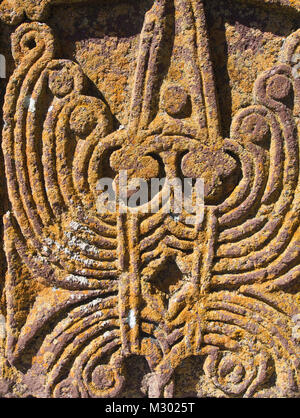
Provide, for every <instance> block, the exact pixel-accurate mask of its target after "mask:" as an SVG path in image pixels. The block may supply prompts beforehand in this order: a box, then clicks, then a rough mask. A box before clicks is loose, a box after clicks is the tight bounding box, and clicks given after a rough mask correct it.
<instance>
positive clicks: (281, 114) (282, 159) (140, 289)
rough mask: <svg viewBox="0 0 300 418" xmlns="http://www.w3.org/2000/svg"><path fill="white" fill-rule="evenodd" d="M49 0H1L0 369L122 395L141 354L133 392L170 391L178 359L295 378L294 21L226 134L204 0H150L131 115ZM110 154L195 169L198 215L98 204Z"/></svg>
mask: <svg viewBox="0 0 300 418" xmlns="http://www.w3.org/2000/svg"><path fill="white" fill-rule="evenodd" d="M73 2H74V3H75V1H73ZM51 3H53V4H57V3H71V1H69V2H67V1H64V2H63V1H59V0H57V1H51V0H40V1H22V2H21V1H18V0H15V1H12V0H5V1H3V2H2V3H1V6H0V10H1V13H2V18H3V20H4V21H5V22H8V23H12V24H18V26H17V27H16V28H15V29H14V33H13V35H12V41H11V45H12V54H13V58H14V61H15V70H14V72H13V74H12V75H11V77H10V80H9V82H8V85H7V89H6V93H5V101H4V106H3V133H2V149H3V154H4V160H5V173H6V179H7V190H8V195H9V201H10V209H9V211H8V212H7V213H6V214H5V216H4V228H5V231H4V246H5V254H6V260H7V274H6V279H5V288H4V295H5V298H4V297H3V300H5V316H6V325H5V329H6V338H5V347H4V348H3V350H4V357H5V359H6V362H7V363H6V364H5V367H4V369H5V370H4V372H3V373H4V375H5V376H6V377H5V376H4V375H3V381H5V382H9V379H8V378H7V374H9V372H8V371H7V370H10V371H13V372H11V373H13V374H14V376H15V379H16V380H17V381H18V382H19V384H20V385H22V387H23V388H24V394H26V396H28V395H31V396H38V397H118V396H122V394H123V393H124V391H125V390H126V385H127V384H128V383H127V377H128V370H127V371H126V362H127V361H128V359H130V358H132V357H133V356H136V357H137V358H142V359H144V360H145V361H146V364H147V372H145V374H144V376H143V378H142V379H141V387H140V390H141V392H142V393H143V394H144V396H149V397H172V396H173V395H174V390H175V389H174V388H175V380H176V379H175V377H174V376H175V374H176V370H178V368H180V367H181V366H182V364H183V363H184V362H185V361H188V360H191V361H198V362H199V363H200V364H201V370H200V372H199V379H198V383H197V384H198V385H199V388H200V390H199V391H198V396H203V397H206V396H216V397H224V396H225V397H276V396H285V397H297V396H299V394H300V386H299V385H300V380H299V378H300V375H299V371H300V369H299V361H300V345H299V343H300V338H299V334H298V332H295V327H296V326H297V324H296V322H297V321H296V320H297V318H298V316H297V315H298V314H300V307H299V301H300V299H299V293H297V292H299V288H297V285H298V284H299V280H300V269H299V259H300V258H299V257H300V243H299V212H300V196H299V192H300V188H299V139H298V135H299V116H300V30H299V31H296V32H294V33H292V34H291V35H290V36H289V37H288V38H287V39H286V41H285V43H284V45H283V47H282V51H281V56H280V58H279V60H278V63H277V64H276V65H275V66H273V67H272V68H266V69H265V71H264V72H262V73H261V74H260V75H259V77H258V78H257V80H256V82H255V84H254V85H253V104H252V105H251V106H249V107H246V108H242V109H241V110H240V111H239V112H237V114H236V115H235V116H234V118H233V120H232V124H231V132H230V137H228V138H224V137H223V135H222V130H221V128H220V112H222V109H219V108H218V104H217V102H218V98H217V93H216V88H215V80H214V68H213V63H212V60H211V52H210V45H209V36H208V32H207V25H206V17H205V2H204V1H202V0H156V1H153V6H152V7H151V8H150V10H149V11H148V12H147V13H146V15H145V19H144V25H143V28H142V32H141V35H140V41H139V52H138V57H137V61H136V70H135V81H134V87H133V89H132V94H131V103H130V104H128V106H130V112H129V113H130V117H129V122H128V124H127V125H126V126H116V124H115V121H114V115H113V112H112V111H111V109H110V107H109V106H108V104H107V103H106V102H105V101H104V100H101V99H100V98H99V97H92V96H90V95H87V93H86V89H85V87H86V82H87V77H86V75H85V74H84V72H83V70H82V69H81V67H80V65H79V64H77V63H76V62H75V61H70V60H66V59H60V58H59V48H58V44H59V39H55V36H54V34H53V31H52V29H51V27H49V26H48V24H47V23H45V22H43V21H42V19H44V18H45V16H46V14H45V13H46V9H47V8H48V6H50V5H51ZM256 3H257V2H256ZM261 3H262V2H261ZM265 3H266V6H265V7H268V6H269V5H268V3H270V7H271V3H278V6H280V5H282V7H283V8H285V7H286V8H291V9H293V10H295V13H297V10H299V2H298V1H285V0H281V1H277V2H275V1H273V2H271V1H269V2H268V1H265ZM25 14H26V16H27V18H29V19H31V20H32V22H29V21H27V22H25V23H24V22H23V23H22V22H21V20H22V19H23V18H24V17H25ZM170 45H171V47H170ZM121 170H127V172H128V173H129V175H130V177H131V178H136V177H137V178H144V179H145V180H147V181H150V180H151V178H154V177H155V178H161V177H167V178H170V179H171V178H174V177H188V178H193V179H196V178H199V177H201V178H203V179H204V181H205V214H204V220H203V222H202V223H201V224H200V225H199V224H197V223H196V225H195V226H192V225H189V224H188V223H187V222H186V214H184V213H183V214H180V215H178V216H177V215H176V216H175V215H174V214H172V213H165V212H164V211H163V210H160V211H158V212H157V213H151V214H144V213H138V212H137V213H127V214H126V213H125V214H124V213H120V211H119V210H118V208H117V210H116V213H114V214H111V215H101V214H99V212H98V211H97V199H98V197H99V193H100V191H99V190H98V188H97V183H98V181H99V179H101V178H102V177H107V176H111V177H112V178H114V179H116V178H117V177H118V175H119V172H120V171H121ZM291 289H294V291H292V290H291ZM297 289H298V291H297ZM3 341H4V339H3ZM7 385H9V383H7ZM24 396H25V395H24Z"/></svg>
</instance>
